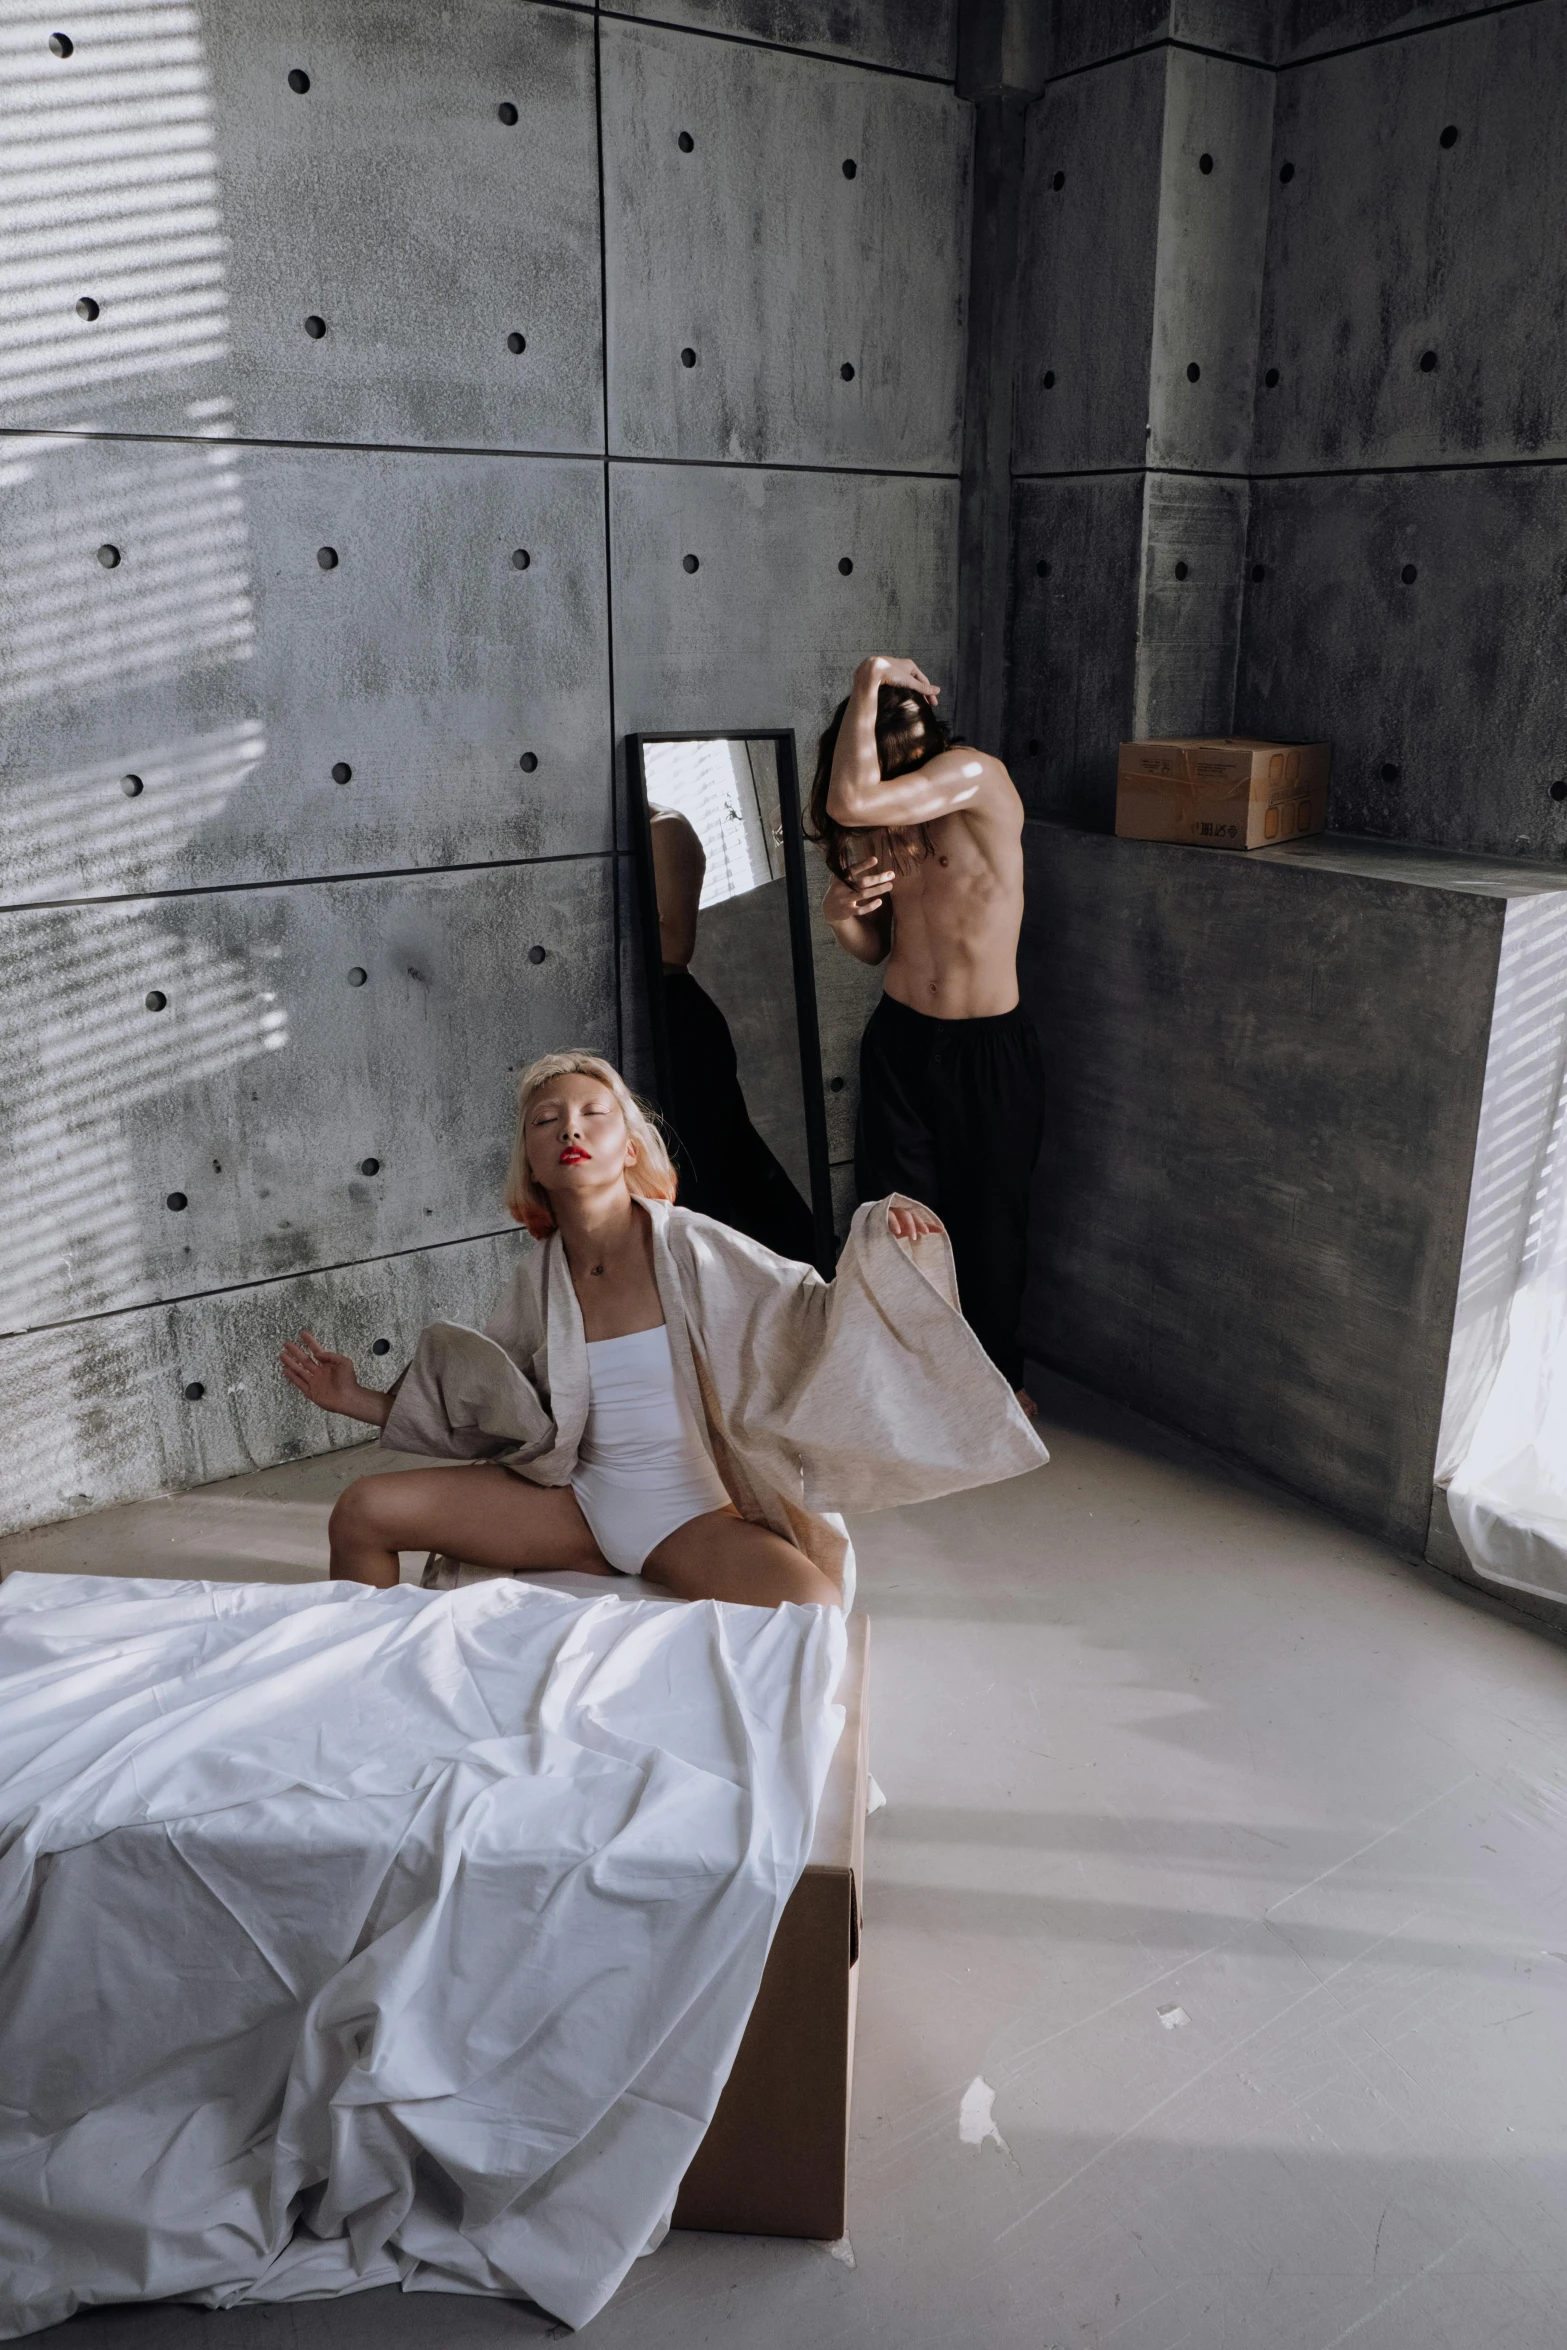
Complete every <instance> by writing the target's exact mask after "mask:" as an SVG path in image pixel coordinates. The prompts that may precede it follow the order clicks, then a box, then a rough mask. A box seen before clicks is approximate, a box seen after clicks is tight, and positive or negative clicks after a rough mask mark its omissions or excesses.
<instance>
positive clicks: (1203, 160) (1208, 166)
mask: <svg viewBox="0 0 1567 2350" xmlns="http://www.w3.org/2000/svg"><path fill="white" fill-rule="evenodd" d="M1197 169H1198V170H1199V171H1200V172H1201V173H1202V175H1203V177H1204V178H1205V179H1206V177H1207V176H1208V173H1209V172H1210V171H1212V169H1213V157H1212V156H1211V155H1199V156H1198V158H1197Z"/></svg>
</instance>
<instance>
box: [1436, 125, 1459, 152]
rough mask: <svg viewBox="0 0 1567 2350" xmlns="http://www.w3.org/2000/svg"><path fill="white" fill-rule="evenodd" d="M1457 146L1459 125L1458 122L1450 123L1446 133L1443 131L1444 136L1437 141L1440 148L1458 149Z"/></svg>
mask: <svg viewBox="0 0 1567 2350" xmlns="http://www.w3.org/2000/svg"><path fill="white" fill-rule="evenodd" d="M1457 144H1458V125H1457V123H1456V122H1450V123H1449V124H1448V126H1447V128H1446V130H1445V131H1443V133H1442V136H1441V137H1440V139H1438V141H1437V145H1438V146H1439V147H1456V146H1457Z"/></svg>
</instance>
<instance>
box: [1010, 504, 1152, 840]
mask: <svg viewBox="0 0 1567 2350" xmlns="http://www.w3.org/2000/svg"><path fill="white" fill-rule="evenodd" d="M1143 512H1144V482H1143V476H1142V475H1141V474H1140V473H1124V474H1109V475H1099V476H1097V477H1094V476H1088V477H1080V478H1078V479H1076V480H1063V481H1025V482H1019V483H1017V484H1016V486H1015V488H1014V490H1013V507H1012V513H1013V550H1014V561H1013V591H1012V652H1011V690H1010V693H1009V696H1008V703H1007V709H1008V721H1009V731H1008V735H1007V741H1006V758H1007V764H1008V765H1009V767H1010V768H1011V770H1012V774H1013V777H1014V780H1015V781H1016V783H1017V787H1018V789H1019V791H1020V792H1021V793H1022V795H1023V801H1024V805H1025V806H1026V807H1027V809H1028V811H1029V813H1030V815H1033V816H1055V817H1060V818H1063V819H1065V820H1066V821H1068V822H1070V823H1074V824H1086V825H1089V826H1092V827H1095V828H1097V829H1099V830H1102V831H1108V830H1109V829H1110V828H1111V827H1112V825H1113V824H1114V822H1115V768H1116V748H1117V746H1118V744H1119V743H1120V742H1121V741H1122V740H1123V739H1125V737H1126V735H1127V734H1128V732H1129V730H1130V725H1131V719H1132V714H1133V711H1134V710H1135V708H1136V696H1137V649H1138V580H1139V576H1140V574H1141V570H1142V565H1143Z"/></svg>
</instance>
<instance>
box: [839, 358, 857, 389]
mask: <svg viewBox="0 0 1567 2350" xmlns="http://www.w3.org/2000/svg"><path fill="white" fill-rule="evenodd" d="M838 373H839V374H840V375H841V376H842V378H843V380H844V382H845V383H846V384H852V383H853V381H854V362H853V361H852V360H851V359H846V360H845V361H844V363H843V365H842V366H841V367H840V368H839V370H838Z"/></svg>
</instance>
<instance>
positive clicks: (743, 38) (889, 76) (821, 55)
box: [594, 8, 1065, 90]
mask: <svg viewBox="0 0 1567 2350" xmlns="http://www.w3.org/2000/svg"><path fill="white" fill-rule="evenodd" d="M594 14H595V16H596V17H597V18H598V20H599V22H600V23H602V22H603V21H604V19H605V18H606V17H607V18H609V19H610V20H611V21H612V22H614V23H615V24H634V25H651V26H653V27H654V28H655V29H656V30H657V31H659V32H661V33H683V34H684V35H685V37H686V39H687V40H691V41H725V42H727V43H728V45H729V47H730V48H731V49H766V50H768V51H770V53H771V54H772V55H773V56H775V57H811V58H814V59H815V60H816V63H817V64H818V65H836V66H842V67H844V68H845V69H846V70H847V71H849V72H850V73H879V74H881V75H882V76H883V77H884V78H885V79H886V80H888V81H894V82H923V83H924V84H925V85H926V87H927V89H932V90H950V89H951V88H952V87H953V82H954V76H953V75H952V74H942V73H918V72H916V71H915V69H914V67H913V66H911V65H883V64H882V63H881V62H880V61H879V60H878V59H876V58H874V57H845V56H844V55H843V54H842V52H841V51H839V50H835V49H803V48H801V47H800V46H799V44H798V43H797V42H794V41H766V40H763V39H762V37H761V36H760V34H757V33H728V32H720V31H719V30H718V28H717V26H716V25H705V24H674V23H672V22H671V20H670V19H669V18H668V17H667V16H643V15H641V14H637V15H633V14H632V12H631V11H630V10H629V9H625V8H598V9H595V11H594ZM1062 78H1063V79H1065V76H1063V77H1062Z"/></svg>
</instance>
